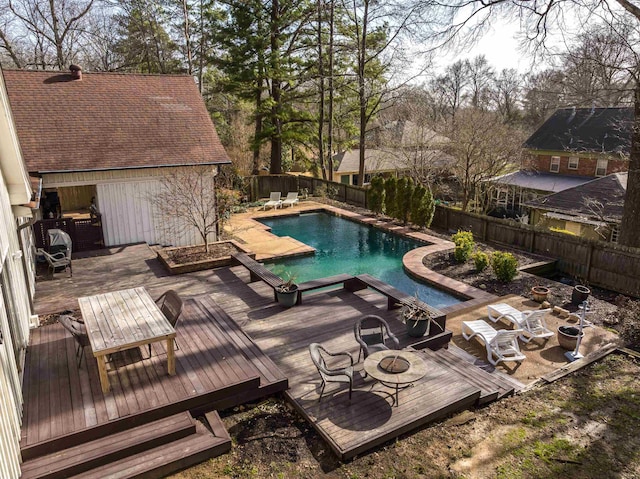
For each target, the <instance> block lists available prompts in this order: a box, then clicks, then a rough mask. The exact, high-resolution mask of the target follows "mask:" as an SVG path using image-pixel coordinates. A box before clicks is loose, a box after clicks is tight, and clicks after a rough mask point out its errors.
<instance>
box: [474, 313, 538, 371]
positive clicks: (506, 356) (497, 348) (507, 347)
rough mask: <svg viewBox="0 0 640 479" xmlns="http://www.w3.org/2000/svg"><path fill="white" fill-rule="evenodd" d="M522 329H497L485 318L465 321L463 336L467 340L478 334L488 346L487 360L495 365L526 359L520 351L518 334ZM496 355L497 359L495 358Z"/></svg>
mask: <svg viewBox="0 0 640 479" xmlns="http://www.w3.org/2000/svg"><path fill="white" fill-rule="evenodd" d="M521 334H522V329H515V330H507V329H500V330H495V329H494V328H493V326H491V325H490V324H488V323H487V322H485V321H483V320H478V321H463V322H462V337H463V338H464V339H466V340H467V341H470V340H471V338H473V337H474V336H477V337H478V338H480V339H481V340H482V341H483V342H484V345H485V347H486V348H487V361H489V362H490V363H491V364H493V365H494V366H497V365H498V363H500V362H503V361H517V362H520V361H524V360H525V359H527V357H526V356H525V355H524V354H522V352H520V346H519V345H518V336H520V335H521ZM494 356H495V359H494Z"/></svg>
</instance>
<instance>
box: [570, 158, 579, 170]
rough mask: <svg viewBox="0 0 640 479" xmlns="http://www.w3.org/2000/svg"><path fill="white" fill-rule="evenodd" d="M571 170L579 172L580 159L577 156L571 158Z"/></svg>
mask: <svg viewBox="0 0 640 479" xmlns="http://www.w3.org/2000/svg"><path fill="white" fill-rule="evenodd" d="M569 169H570V170H577V169H578V157H577V156H570V157H569Z"/></svg>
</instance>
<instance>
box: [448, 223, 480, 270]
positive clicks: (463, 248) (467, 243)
mask: <svg viewBox="0 0 640 479" xmlns="http://www.w3.org/2000/svg"><path fill="white" fill-rule="evenodd" d="M451 239H452V240H453V242H454V243H455V245H456V247H455V249H454V250H453V257H454V258H455V259H456V261H457V262H458V263H464V262H466V261H467V260H468V259H469V256H471V252H472V251H473V248H474V247H475V245H476V243H475V242H474V241H473V233H472V232H471V231H458V232H457V233H456V234H454V235H453V236H452V237H451Z"/></svg>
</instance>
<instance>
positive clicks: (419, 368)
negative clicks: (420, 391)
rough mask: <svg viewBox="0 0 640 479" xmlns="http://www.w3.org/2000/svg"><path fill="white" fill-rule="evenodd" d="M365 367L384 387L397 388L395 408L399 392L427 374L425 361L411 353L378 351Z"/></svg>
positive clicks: (370, 357) (371, 356)
mask: <svg viewBox="0 0 640 479" xmlns="http://www.w3.org/2000/svg"><path fill="white" fill-rule="evenodd" d="M363 367H364V370H365V372H366V373H367V374H368V375H369V376H371V377H372V378H373V379H376V380H378V382H380V383H381V384H382V385H384V386H387V387H390V388H395V398H394V400H393V404H394V405H395V406H398V391H399V390H400V389H401V388H405V387H408V386H410V385H411V384H413V383H415V382H416V381H418V380H419V379H422V378H423V377H424V376H425V374H427V365H426V364H425V362H424V361H423V359H422V358H421V357H420V356H418V355H417V354H416V353H412V352H410V351H395V350H385V351H377V352H375V353H373V354H370V355H369V356H367V358H366V359H365V360H364V365H363Z"/></svg>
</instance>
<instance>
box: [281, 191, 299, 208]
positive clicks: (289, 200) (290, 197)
mask: <svg viewBox="0 0 640 479" xmlns="http://www.w3.org/2000/svg"><path fill="white" fill-rule="evenodd" d="M297 202H298V192H297V191H292V192H289V193H287V197H286V198H285V199H284V200H282V207H283V208H284V207H285V206H291V207H293V205H295V204H296V203H297Z"/></svg>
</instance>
